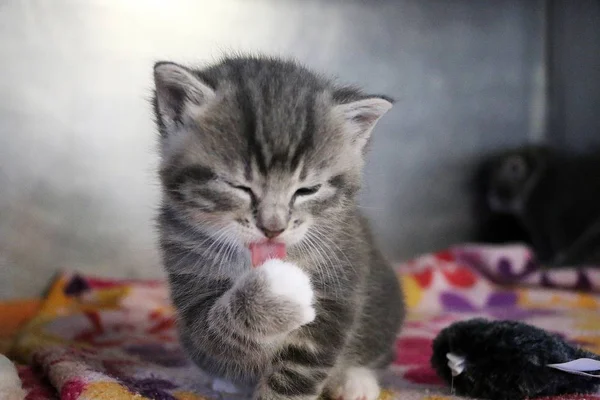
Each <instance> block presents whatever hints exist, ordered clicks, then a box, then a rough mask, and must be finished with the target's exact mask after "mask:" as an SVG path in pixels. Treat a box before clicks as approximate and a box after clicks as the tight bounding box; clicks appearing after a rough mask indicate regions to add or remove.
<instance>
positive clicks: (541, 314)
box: [0, 246, 600, 400]
mask: <svg viewBox="0 0 600 400" xmlns="http://www.w3.org/2000/svg"><path fill="white" fill-rule="evenodd" d="M397 270H398V279H400V280H401V281H402V282H403V285H404V288H405V293H406V299H407V303H408V306H409V315H408V319H407V321H406V323H405V325H404V328H403V331H402V333H401V334H400V335H399V336H398V340H397V343H396V348H397V357H396V360H395V361H394V363H393V365H392V366H391V367H390V368H389V370H388V371H386V372H385V373H384V374H383V376H382V385H383V386H384V388H385V390H384V391H383V392H382V394H381V396H380V399H402V400H449V399H456V397H453V396H451V395H450V393H451V390H450V388H447V387H445V386H444V385H443V383H442V382H441V381H440V380H439V379H438V378H437V376H436V375H435V373H434V372H433V370H432V369H431V367H430V366H429V358H430V355H431V344H432V340H433V339H434V337H435V336H436V334H437V333H438V332H439V331H440V330H441V329H442V328H444V327H446V326H447V325H449V324H451V323H452V322H455V321H458V320H463V319H470V318H474V317H486V318H490V319H514V320H519V321H523V322H527V323H530V324H533V325H536V326H539V327H542V328H545V329H547V330H549V331H553V332H558V333H560V334H562V335H563V336H564V337H565V338H567V339H568V340H570V341H572V342H574V343H577V344H579V345H581V346H583V347H585V348H587V349H589V350H591V351H595V352H598V353H600V313H599V311H600V293H599V291H600V270H594V269H578V270H575V269H571V270H569V269H564V270H542V269H540V268H539V267H538V266H537V265H536V263H535V262H534V261H533V260H532V257H531V253H530V252H529V250H528V249H527V248H525V247H521V246H503V247H489V246H461V247H457V248H453V249H450V250H448V251H444V252H440V253H437V254H430V255H425V256H422V257H419V258H416V259H414V260H411V261H409V262H407V263H404V264H402V265H398V267H397ZM10 355H11V356H12V357H13V359H15V360H17V362H18V363H19V367H18V371H19V376H20V379H21V381H22V385H23V388H24V389H25V390H26V391H27V392H28V395H27V397H26V399H28V400H46V399H68V400H84V399H116V400H120V399H156V400H197V399H205V400H212V399H223V400H234V399H240V398H242V396H238V395H230V394H223V393H218V392H215V391H213V390H212V382H211V380H210V379H209V378H208V377H207V376H206V375H204V374H203V373H202V372H200V371H199V370H198V369H197V368H195V367H194V366H193V365H192V364H191V363H190V362H189V361H188V360H187V359H186V356H185V354H184V353H183V352H182V350H181V348H180V347H179V345H178V343H177V334H176V329H175V320H174V316H173V310H172V308H171V306H170V305H169V299H168V290H167V287H166V285H165V284H164V283H163V282H154V281H124V280H108V279H99V278H93V277H85V276H79V275H77V274H72V273H65V274H63V275H62V276H61V277H60V278H58V279H57V281H56V282H55V283H54V285H53V287H52V289H51V290H50V292H49V294H48V296H47V298H46V299H45V301H44V302H43V303H42V305H41V307H40V309H39V311H38V313H37V315H36V316H35V317H34V318H33V319H31V321H29V323H27V324H26V326H25V327H24V328H23V329H22V330H21V332H20V333H19V335H18V337H17V339H16V340H15V342H14V343H13V346H12V350H11V352H10ZM1 390H2V388H1V387H0V397H1V398H5V397H2V392H1ZM553 399H563V400H567V399H572V400H576V399H580V400H582V399H586V400H600V394H599V395H585V396H578V395H571V396H561V397H555V398H553ZM547 400H549V399H547Z"/></svg>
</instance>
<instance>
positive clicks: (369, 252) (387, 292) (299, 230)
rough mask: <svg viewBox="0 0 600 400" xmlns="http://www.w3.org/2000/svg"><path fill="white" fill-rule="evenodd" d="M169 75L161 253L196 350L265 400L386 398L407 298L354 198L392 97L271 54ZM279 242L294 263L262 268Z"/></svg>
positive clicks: (165, 68)
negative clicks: (254, 263) (383, 380)
mask: <svg viewBox="0 0 600 400" xmlns="http://www.w3.org/2000/svg"><path fill="white" fill-rule="evenodd" d="M154 78H155V85H156V95H155V99H154V106H155V112H156V120H157V124H158V128H159V131H160V141H161V153H162V164H161V170H160V176H161V182H162V187H163V191H164V196H163V197H164V201H163V206H162V209H161V212H160V217H159V227H160V234H161V247H162V251H163V258H164V264H165V266H166V270H167V272H168V274H169V280H170V284H171V290H172V298H173V301H174V303H175V306H176V308H177V310H178V315H179V319H180V321H179V328H180V333H181V338H182V342H183V345H184V346H185V348H186V349H187V351H188V352H189V354H190V356H191V358H192V359H193V360H194V362H195V363H196V364H197V365H198V366H200V367H201V368H202V369H203V370H205V371H206V372H207V373H209V374H211V375H213V376H214V377H217V378H222V379H223V380H225V381H227V382H233V383H234V384H236V385H237V387H248V388H252V390H253V391H254V395H253V396H254V398H255V399H261V400H275V399H292V398H293V399H316V398H318V397H320V396H326V395H329V396H333V397H334V398H343V399H344V400H353V399H357V400H358V399H364V400H373V399H376V398H377V396H378V394H379V386H378V383H377V378H376V375H375V371H376V370H377V369H379V368H383V367H385V366H386V365H387V364H388V363H389V362H390V361H391V359H392V356H393V351H392V350H393V343H394V339H395V337H396V334H397V331H398V329H399V327H400V324H401V322H402V319H403V316H404V304H403V300H402V296H401V292H400V288H399V283H398V279H397V278H396V276H395V275H394V273H393V271H392V269H391V268H390V267H389V265H388V264H387V262H386V261H385V260H384V258H383V256H382V255H381V253H380V252H379V250H378V249H377V247H376V246H375V244H374V242H373V239H372V237H371V233H370V231H369V228H368V226H367V223H366V221H365V219H364V218H363V217H362V216H361V215H360V212H359V210H358V208H357V205H356V200H355V197H356V193H357V191H358V190H359V187H360V180H361V169H362V166H363V154H364V151H365V146H366V145H367V143H368V141H369V136H370V134H371V130H372V129H373V126H374V125H375V123H376V122H377V120H378V119H379V118H380V117H381V116H382V115H383V114H384V113H385V112H386V111H387V110H388V109H389V108H390V107H391V106H392V104H391V102H390V101H389V100H388V99H387V98H386V97H383V96H368V95H365V94H363V93H362V92H361V91H359V90H358V89H355V88H351V87H339V86H335V85H334V84H332V82H330V81H328V80H326V79H324V78H322V77H320V76H317V75H315V74H313V73H312V72H310V71H308V70H307V69H305V68H303V67H301V66H299V65H297V64H295V63H293V62H288V61H281V60H277V59H270V58H260V57H258V58H252V57H249V58H243V57H238V58H228V59H225V60H223V61H222V62H221V63H219V64H216V65H213V66H210V67H208V68H205V69H202V70H195V69H188V68H186V67H182V66H180V65H177V64H173V63H170V62H160V63H158V64H156V65H155V68H154ZM267 240H271V241H275V242H279V243H284V244H285V245H286V248H287V258H286V259H285V261H282V260H270V261H267V262H266V263H265V264H264V265H262V266H259V267H257V268H252V267H251V266H250V259H249V254H250V253H249V250H248V245H249V244H250V243H256V242H265V241H267Z"/></svg>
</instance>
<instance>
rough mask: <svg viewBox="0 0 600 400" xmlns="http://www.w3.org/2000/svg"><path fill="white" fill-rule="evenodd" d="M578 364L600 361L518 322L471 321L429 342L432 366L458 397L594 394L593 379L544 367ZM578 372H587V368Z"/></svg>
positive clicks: (493, 399) (495, 399) (499, 399)
mask: <svg viewBox="0 0 600 400" xmlns="http://www.w3.org/2000/svg"><path fill="white" fill-rule="evenodd" d="M577 359H593V360H600V357H599V356H597V355H596V354H593V353H590V352H588V351H585V350H582V349H580V348H577V347H574V346H572V345H570V344H568V343H567V342H565V341H564V340H563V339H562V338H560V337H559V336H557V335H553V334H550V333H548V332H546V331H544V330H542V329H539V328H536V327H533V326H530V325H526V324H523V323H520V322H514V321H496V322H491V321H486V320H484V319H473V320H469V321H464V322H457V323H454V324H452V325H450V326H449V327H447V328H445V329H444V330H442V331H441V332H440V333H439V335H438V336H437V337H436V339H435V340H434V342H433V356H432V357H431V365H432V366H433V368H434V369H435V370H436V372H437V374H438V375H439V376H440V377H441V378H442V379H444V380H445V381H446V382H447V383H448V385H451V386H452V388H453V389H454V391H455V392H456V394H458V395H461V396H468V397H475V398H479V399H489V400H522V399H529V398H535V397H540V396H553V395H561V394H571V393H581V394H583V393H594V392H596V390H597V389H598V385H599V384H600V379H599V378H598V377H592V376H584V375H578V373H580V372H574V373H569V372H565V371H564V370H559V369H556V366H555V367H554V368H553V367H552V366H549V365H554V364H562V363H566V362H569V361H574V360H577ZM589 361H591V360H589ZM591 363H592V364H594V363H595V362H594V361H591ZM595 367H596V369H600V367H598V366H597V365H596V366H595ZM578 371H588V373H591V372H592V371H589V368H588V369H579V370H578Z"/></svg>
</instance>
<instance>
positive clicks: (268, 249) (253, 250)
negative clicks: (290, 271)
mask: <svg viewBox="0 0 600 400" xmlns="http://www.w3.org/2000/svg"><path fill="white" fill-rule="evenodd" d="M249 248H250V254H251V255H252V266H254V267H258V266H259V265H262V264H264V263H265V262H266V261H267V260H269V259H273V258H277V259H280V260H282V259H284V258H285V254H286V253H285V244H283V243H269V242H263V243H250V246H249Z"/></svg>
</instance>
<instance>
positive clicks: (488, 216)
mask: <svg viewBox="0 0 600 400" xmlns="http://www.w3.org/2000/svg"><path fill="white" fill-rule="evenodd" d="M475 218H476V221H477V228H476V229H477V232H476V240H478V241H481V242H490V243H506V242H525V243H528V244H529V245H531V246H532V248H533V250H534V251H535V253H536V255H537V257H538V259H539V260H540V261H541V262H543V263H544V264H545V265H550V266H559V265H575V264H577V265H581V264H600V151H594V152H589V153H586V154H568V153H566V152H560V151H558V150H556V149H552V148H549V147H542V146H528V147H523V148H519V149H514V150H509V151H506V152H503V153H500V154H495V155H493V156H491V157H489V158H487V159H485V160H484V161H483V162H482V164H481V165H480V167H479V168H478V170H477V173H476V179H475Z"/></svg>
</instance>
